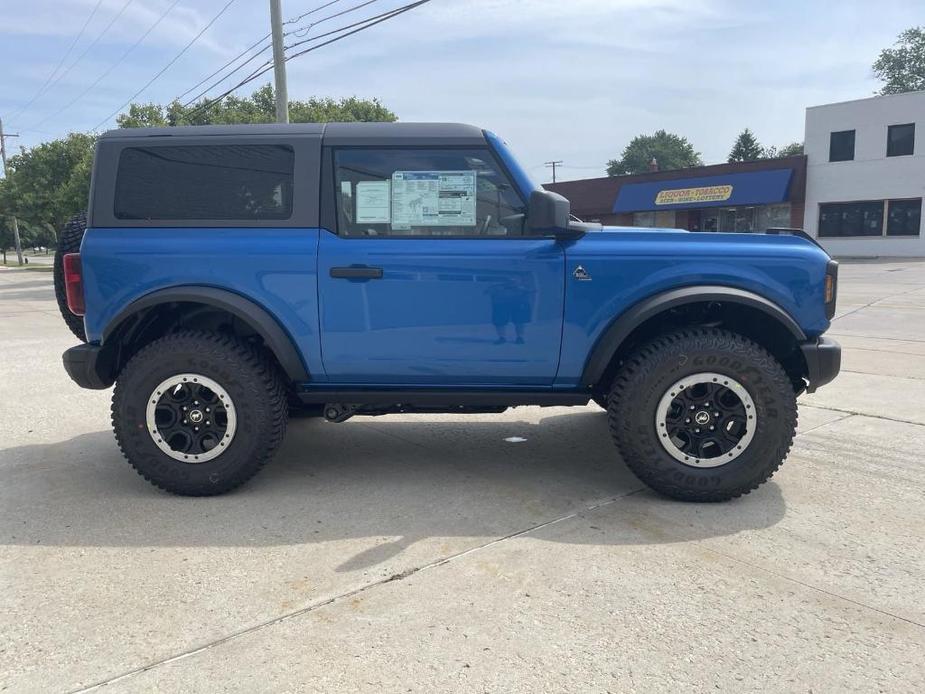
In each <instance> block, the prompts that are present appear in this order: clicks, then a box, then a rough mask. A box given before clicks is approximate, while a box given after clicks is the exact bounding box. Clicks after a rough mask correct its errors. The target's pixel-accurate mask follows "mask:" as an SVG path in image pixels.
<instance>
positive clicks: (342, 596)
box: [70, 487, 646, 694]
mask: <svg viewBox="0 0 925 694" xmlns="http://www.w3.org/2000/svg"><path fill="white" fill-rule="evenodd" d="M645 489H646V488H645V487H639V488H638V489H634V490H632V491H630V492H627V493H626V494H620V495H619V496H614V497H610V498H607V499H604V500H603V501H598V502H596V503H593V504H591V505H588V506H584V507H582V508H580V509H578V510H577V511H573V512H571V513H568V514H566V515H564V516H559V517H557V518H553V519H552V520H548V521H544V522H542V523H538V524H536V525H533V526H530V527H529V528H526V529H524V530H518V531H516V532H513V533H510V534H508V535H504V536H502V537H496V538H494V539H492V540H490V541H488V542H485V543H483V544H481V545H477V546H476V547H470V548H469V549H466V550H463V551H461V552H457V553H455V554H451V555H450V556H448V557H443V558H442V559H437V560H435V561H432V562H428V563H426V564H422V565H421V566H413V567H410V568H408V569H405V570H404V571H401V572H399V573H395V574H392V575H391V576H387V577H385V578H381V579H379V580H378V581H372V582H370V583H367V584H365V585H362V586H360V587H358V588H354V589H353V590H349V591H346V592H344V593H338V594H337V595H334V596H332V597H329V598H325V599H324V600H319V601H318V602H315V603H312V604H311V605H306V606H305V607H302V608H299V609H298V610H293V611H291V612H287V613H285V614H282V615H280V616H278V617H274V618H273V619H268V620H265V621H263V622H259V623H258V624H253V625H251V626H249V627H246V628H244V629H240V630H238V631H235V632H232V633H230V634H227V635H225V636H223V637H221V638H218V639H215V640H213V641H209V642H208V643H205V644H202V645H201V646H196V647H194V648H190V649H188V650H185V651H182V652H181V653H177V654H176V655H172V656H169V657H167V658H162V659H160V660H156V661H154V662H152V663H148V664H147V665H142V666H140V667H137V668H132V669H131V670H127V671H125V672H123V673H121V674H118V675H114V676H113V677H109V678H107V679H105V680H100V681H98V682H95V683H94V684H90V685H87V686H85V687H80V688H78V689H72V690H70V694H82V693H83V692H91V691H94V690H97V689H101V688H102V687H106V686H108V685H110V684H115V683H116V682H120V681H122V680H125V679H128V678H130V677H134V676H135V675H140V674H142V673H144V672H147V671H148V670H153V669H154V668H157V667H160V666H162V665H167V664H169V663H175V662H177V661H179V660H183V659H184V658H189V657H190V656H193V655H196V654H197V653H202V652H204V651H207V650H210V649H212V648H216V647H217V646H221V645H223V644H225V643H228V642H229V641H232V640H234V639H237V638H240V637H242V636H247V635H249V634H253V633H256V632H258V631H261V630H262V629H266V628H267V627H271V626H274V625H276V624H280V623H282V622H286V621H289V620H291V619H295V618H297V617H301V616H302V615H305V614H308V613H310V612H314V611H315V610H318V609H320V608H322V607H326V606H328V605H332V604H334V603H338V602H342V601H343V600H346V599H348V598H352V597H354V596H356V595H359V594H360V593H364V592H366V591H368V590H371V589H372V588H376V587H377V586H382V585H385V584H387V583H392V582H395V581H403V580H405V579H407V578H408V577H410V576H413V575H415V574H417V573H420V572H422V571H427V570H429V569H434V568H437V567H440V566H444V565H446V564H449V563H450V562H453V561H456V560H457V559H460V558H462V557H465V556H467V555H469V554H472V553H474V552H480V551H482V550H484V549H487V548H489V547H493V546H494V545H497V544H499V543H502V542H506V541H507V540H512V539H515V538H518V537H522V536H523V535H527V534H529V533H532V532H535V531H537V530H542V529H543V528H548V527H550V526H552V525H556V524H558V523H563V522H565V521H567V520H571V519H573V518H577V517H578V516H580V515H582V514H584V513H588V512H589V511H595V510H597V509H599V508H603V507H604V506H609V505H610V504H613V503H615V502H617V501H619V500H620V499H625V498H626V497H628V496H632V495H633V494H638V493H639V492H641V491H645Z"/></svg>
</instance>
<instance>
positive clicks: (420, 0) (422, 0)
mask: <svg viewBox="0 0 925 694" xmlns="http://www.w3.org/2000/svg"><path fill="white" fill-rule="evenodd" d="M428 2H430V0H417V2H412V3H408V4H407V5H403V6H401V7H399V8H396V9H394V10H391V11H389V12H383V13H382V14H380V15H376V16H374V17H370V18H368V19H366V20H363V21H360V22H355V23H354V24H348V25H346V26H344V27H341V28H339V29H335V30H333V31H330V32H327V34H321V35H319V36H315V37H313V38H311V39H305V40H304V41H299V42H297V43H295V44H293V45H292V46H287V48H292V47H294V46H299V45H302V44H305V43H308V42H309V41H316V40H318V39H319V38H322V37H323V36H327V35H331V34H336V33H339V32H342V31H344V30H345V29H347V28H349V27H357V28H355V29H353V30H351V31H348V32H347V33H343V34H341V35H340V36H335V37H334V38H332V39H329V40H328V41H325V42H323V43H320V44H318V45H317V46H312V47H311V48H306V49H305V50H302V51H299V52H298V53H294V54H292V55H289V56H287V57H286V61H287V62H288V61H290V60H292V59H294V58H298V57H300V56H303V55H305V54H306V53H311V52H312V51H316V50H318V49H319V48H323V47H324V46H327V45H329V44H332V43H335V42H337V41H340V40H341V39H345V38H347V37H348V36H351V35H353V34H356V33H358V32H360V31H363V30H364V29H369V28H371V27H373V26H375V25H376V24H381V23H382V22H385V21H388V20H389V19H393V18H394V17H397V16H398V15H401V14H404V13H405V12H409V11H411V10H413V9H415V8H417V7H420V6H421V5H424V4H426V3H428ZM360 24H362V25H363V26H358V25H360ZM272 68H273V66H272V64H270V65H266V64H265V65H264V66H261V67H259V68H257V69H256V70H254V71H253V72H252V73H251V74H250V75H248V76H247V77H245V78H244V79H243V80H241V81H240V82H238V83H237V84H235V85H234V86H233V87H231V88H230V89H227V90H225V91H224V92H222V94H220V95H219V96H217V97H215V98H213V99H210V100H208V101H206V102H205V103H203V104H202V105H201V106H199V107H198V108H196V109H194V110H193V111H191V112H190V113H189V114H187V115H188V116H195V115H197V114H198V113H200V112H201V111H204V110H206V109H209V108H211V107H212V106H213V105H215V104H216V103H218V102H219V101H221V100H222V99H224V98H225V97H226V96H228V95H229V94H231V93H232V92H233V91H235V90H236V89H238V88H240V87H242V86H244V85H245V84H247V83H248V82H252V81H253V80H255V79H257V78H258V77H260V76H261V75H263V74H264V73H266V72H268V71H269V70H271V69H272Z"/></svg>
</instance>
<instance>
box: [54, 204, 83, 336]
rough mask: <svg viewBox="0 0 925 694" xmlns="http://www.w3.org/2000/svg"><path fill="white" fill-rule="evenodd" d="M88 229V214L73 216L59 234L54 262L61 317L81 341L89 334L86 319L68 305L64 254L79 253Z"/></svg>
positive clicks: (56, 293)
mask: <svg viewBox="0 0 925 694" xmlns="http://www.w3.org/2000/svg"><path fill="white" fill-rule="evenodd" d="M86 230H87V215H86V214H85V213H83V212H81V213H80V214H76V215H74V216H73V217H71V218H70V219H69V220H68V221H67V223H65V225H64V227H63V228H62V229H61V233H60V234H58V247H57V248H56V249H55V262H54V268H53V269H54V272H53V274H54V279H55V299H56V300H57V302H58V310H59V311H61V317H62V318H64V322H65V323H66V324H67V327H68V328H70V330H71V332H72V333H74V335H76V336H77V337H78V338H79V339H80V341H81V342H86V341H87V334H86V333H85V332H84V321H83V318H81V317H80V316H75V315H74V314H73V313H71V310H70V309H69V308H68V307H67V296H66V294H65V291H64V256H65V255H67V254H68V253H77V252H78V251H80V242H81V241H83V238H84V232H85V231H86Z"/></svg>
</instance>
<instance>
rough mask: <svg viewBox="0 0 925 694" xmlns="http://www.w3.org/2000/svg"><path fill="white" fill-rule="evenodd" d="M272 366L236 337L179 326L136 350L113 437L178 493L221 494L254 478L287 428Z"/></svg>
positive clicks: (117, 402)
mask: <svg viewBox="0 0 925 694" xmlns="http://www.w3.org/2000/svg"><path fill="white" fill-rule="evenodd" d="M286 414H287V413H286V396H285V391H284V389H283V386H282V384H281V382H280V378H279V376H278V374H277V372H276V369H275V367H274V365H273V364H271V363H270V362H269V360H267V359H266V358H264V357H263V356H262V355H261V354H259V353H257V352H256V351H254V350H253V349H252V348H251V347H249V346H247V345H245V344H243V343H241V342H239V341H237V340H235V339H234V338H231V337H228V336H224V335H217V334H214V333H202V332H179V333H174V334H172V335H168V336H166V337H163V338H161V339H159V340H156V341H154V342H152V343H151V344H149V345H148V346H146V347H145V348H143V349H142V350H141V351H139V352H138V353H137V354H136V355H135V356H133V357H132V359H131V360H130V361H129V363H128V364H127V365H126V367H125V369H123V371H122V373H121V374H119V378H118V379H117V381H116V388H115V391H114V393H113V400H112V422H113V428H114V430H115V434H116V440H117V441H118V442H119V446H120V448H121V449H122V452H123V453H124V454H125V457H126V458H127V459H128V461H129V463H130V464H131V465H132V467H134V468H135V469H136V470H137V471H138V473H139V474H141V475H142V477H144V478H145V479H146V480H148V481H149V482H151V483H152V484H154V485H156V486H158V487H160V488H161V489H165V490H167V491H170V492H174V493H175V494H183V495H187V496H207V495H212V494H221V493H223V492H227V491H229V490H231V489H234V488H235V487H237V486H239V485H241V484H243V483H244V482H246V481H247V480H249V479H250V478H251V477H253V476H254V475H255V474H256V473H257V472H258V471H259V470H260V469H261V468H262V467H263V466H264V464H265V463H266V462H267V461H268V460H269V459H270V458H271V457H272V456H273V453H274V452H275V451H276V449H277V447H278V446H279V444H280V442H281V441H282V438H283V434H284V432H285V427H286Z"/></svg>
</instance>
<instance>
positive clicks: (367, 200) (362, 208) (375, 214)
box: [356, 181, 391, 224]
mask: <svg viewBox="0 0 925 694" xmlns="http://www.w3.org/2000/svg"><path fill="white" fill-rule="evenodd" d="M356 221H357V224H361V223H366V224H388V223H389V222H390V221H391V215H390V210H389V182H388V181H360V182H359V183H357V219H356Z"/></svg>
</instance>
